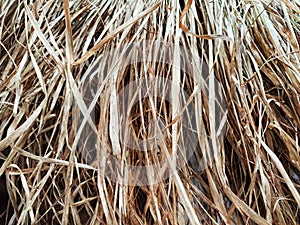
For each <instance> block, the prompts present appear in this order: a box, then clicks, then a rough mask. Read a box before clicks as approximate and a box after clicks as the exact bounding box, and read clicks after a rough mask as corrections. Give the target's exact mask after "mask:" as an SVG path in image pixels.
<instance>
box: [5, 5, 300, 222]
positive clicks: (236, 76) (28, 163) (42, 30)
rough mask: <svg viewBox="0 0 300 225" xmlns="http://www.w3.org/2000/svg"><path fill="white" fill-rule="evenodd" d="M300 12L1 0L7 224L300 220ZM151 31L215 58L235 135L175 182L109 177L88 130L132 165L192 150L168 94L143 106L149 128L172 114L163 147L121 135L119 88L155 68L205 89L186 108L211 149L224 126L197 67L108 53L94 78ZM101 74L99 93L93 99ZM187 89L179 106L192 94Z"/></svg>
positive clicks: (214, 71) (139, 124) (143, 125)
mask: <svg viewBox="0 0 300 225" xmlns="http://www.w3.org/2000/svg"><path fill="white" fill-rule="evenodd" d="M299 14H300V2H299V1H298V0H295V1H290V0H284V1H279V0H273V1H262V0H257V1H234V0H233V1H221V0H215V1H209V0H203V1H192V0H189V1H188V2H185V1H179V0H178V1H175V0H168V1H164V2H161V3H160V4H159V2H158V1H140V0H138V1H131V2H127V3H123V2H122V1H114V0H113V1H98V0H95V1H84V0H83V1H68V0H64V1H57V0H49V1H32V0H29V1H17V2H16V1H10V0H0V123H1V125H0V140H1V141H0V157H1V164H0V165H1V168H0V175H1V184H0V195H1V196H0V205H1V209H3V210H4V211H3V213H2V215H1V219H0V221H1V222H0V223H1V224H227V225H229V224H236V225H238V224H281V225H283V224H287V225H291V224H293V225H297V224H300V212H299V209H300V193H299V192H300V191H299V190H300V148H299V146H300V145H299V138H300V135H299V130H300V119H299V118H300V72H299V71H300V61H299V60H300V52H299V45H300V42H299V39H300V16H299ZM141 40H158V41H160V42H162V43H165V44H170V43H174V44H175V45H180V46H183V48H184V49H186V50H187V51H188V50H189V51H192V52H193V54H196V55H197V56H198V57H199V58H201V59H203V61H204V62H205V63H206V64H207V65H208V68H209V77H215V78H216V79H217V80H218V81H219V83H220V84H221V88H220V89H219V92H220V94H221V93H222V94H223V95H224V96H225V102H226V108H227V121H226V131H225V132H226V133H225V137H224V140H223V142H222V143H221V144H220V145H219V144H218V145H216V146H215V147H217V148H218V152H217V154H216V157H215V159H214V160H213V162H212V164H211V165H210V166H208V167H206V168H205V169H203V170H200V169H199V168H200V167H201V166H202V165H200V164H199V163H200V162H199V160H198V158H195V155H193V156H192V160H191V161H190V162H189V163H187V164H186V165H185V166H184V167H182V168H181V169H180V171H179V172H178V173H177V174H175V175H173V176H171V177H169V178H168V179H166V180H163V181H161V182H159V183H157V184H153V185H148V186H132V185H129V186H128V185H121V184H116V183H115V182H114V181H113V180H112V179H110V177H105V176H101V173H99V171H100V170H101V168H102V167H101V166H103V165H104V164H105V162H102V161H101V160H99V161H100V162H99V161H98V163H97V162H96V163H95V162H93V163H94V164H93V163H92V164H91V163H87V162H86V160H85V157H84V151H83V149H84V147H85V144H86V143H85V144H84V143H82V139H80V133H78V129H79V128H80V123H79V122H80V121H82V119H85V120H86V121H87V124H88V125H87V126H89V127H88V128H89V129H88V128H87V127H82V134H85V135H86V136H85V137H86V138H87V139H86V140H87V142H88V141H89V135H90V133H85V132H91V131H92V132H94V133H93V134H95V133H97V135H98V136H97V137H98V139H97V141H96V142H97V143H96V144H97V145H98V146H101V147H100V153H99V152H98V153H97V154H99V158H100V159H103V158H101V157H102V156H101V154H103V151H108V152H111V153H112V154H113V155H115V156H116V157H120V158H122V160H123V162H125V163H126V164H129V165H142V166H146V165H149V164H152V163H154V162H157V161H159V160H161V159H162V158H165V159H167V161H169V167H170V170H171V171H172V170H174V169H176V168H174V165H173V164H172V160H174V157H173V156H174V154H176V153H174V152H176V151H177V152H180V151H183V149H180V148H176V147H175V146H177V145H178V141H179V139H180V138H178V139H177V138H176V136H179V137H180V135H181V136H182V135H184V134H182V133H180V132H179V131H180V130H181V129H182V122H180V120H179V119H178V118H179V117H178V116H177V115H178V112H177V111H176V110H175V109H174V108H172V107H170V105H169V104H168V103H167V102H166V101H155V102H152V101H139V102H138V104H137V106H136V107H135V108H134V112H133V113H132V115H131V116H132V121H134V122H133V123H132V127H133V130H135V131H136V133H137V134H138V135H140V136H138V137H137V138H139V139H141V138H145V137H147V131H146V130H147V121H149V118H156V116H158V115H159V116H160V117H163V118H164V120H165V121H166V123H167V126H168V133H167V134H166V137H165V139H164V143H163V148H162V149H161V152H160V154H158V153H157V152H156V153H155V154H153V153H151V152H139V151H137V152H136V151H135V152H132V151H128V149H126V148H125V147H123V146H122V145H120V140H118V138H119V137H118V136H116V135H115V133H114V132H113V131H114V129H117V128H118V127H119V126H121V124H118V123H117V122H116V120H114V118H115V117H116V115H115V114H114V112H116V111H115V110H113V109H114V108H115V107H116V105H114V104H116V103H114V101H113V100H114V96H115V95H116V93H118V91H119V90H121V89H122V88H123V87H125V86H126V84H128V82H129V81H133V80H135V79H138V78H140V77H145V76H147V74H148V75H149V74H150V75H151V76H162V77H165V78H168V79H170V80H172V81H174V82H178V83H180V84H181V85H182V86H183V87H184V90H185V91H186V93H188V94H189V95H190V96H192V97H191V99H190V100H191V101H190V103H191V106H192V111H190V112H193V113H189V114H187V115H186V116H188V118H190V120H191V121H192V120H197V121H198V122H197V126H196V128H195V129H196V130H197V131H198V133H199V135H198V140H197V141H198V145H199V146H198V147H199V149H198V150H199V152H198V153H199V154H202V155H204V154H205V153H206V152H207V151H209V150H208V148H209V144H207V140H208V137H210V136H211V137H214V136H215V135H216V134H215V132H216V130H214V129H212V127H214V126H212V125H214V123H215V120H214V117H213V116H211V114H210V113H211V112H212V106H211V104H210V102H209V100H208V98H207V96H205V95H203V96H202V97H196V95H195V96H194V95H193V91H194V90H195V87H196V84H195V82H193V80H192V78H191V77H188V76H186V75H185V74H184V73H182V72H178V71H177V72H175V70H172V67H170V66H166V65H161V64H156V63H154V62H153V63H149V64H147V66H148V70H145V69H144V68H145V64H143V63H134V64H132V65H131V66H129V67H126V68H123V69H121V70H119V71H118V72H117V73H108V74H105V72H107V71H110V68H113V67H114V65H115V64H114V59H113V58H112V61H111V62H110V61H102V62H101V63H102V64H100V65H99V68H98V70H99V72H98V74H97V75H96V76H98V77H97V79H96V81H97V83H95V82H93V81H92V80H91V79H90V78H89V76H88V74H90V73H89V72H90V71H91V70H92V68H91V65H93V63H94V62H97V60H98V59H99V57H101V56H102V55H103V54H105V53H106V52H108V51H110V50H111V49H114V48H118V46H121V45H124V44H125V43H133V42H136V41H141ZM155 54H156V53H153V55H151V57H159V56H160V55H159V53H157V54H156V55H155ZM149 57H150V55H149ZM195 67H196V66H195V64H191V65H189V70H191V71H194V72H192V73H195V69H196V68H195ZM93 85H95V86H93ZM92 86H93V87H97V93H96V94H95V96H96V97H94V98H93V99H85V94H84V93H83V90H85V91H87V92H88V90H91V87H92ZM92 89H93V88H92ZM133 91H134V90H133ZM176 94H178V93H173V97H172V105H177V104H180V102H179V101H178V100H176V98H174V96H176ZM97 95H98V96H97ZM93 100H94V102H93ZM187 102H188V101H187ZM187 102H184V103H187ZM85 103H88V104H90V105H91V107H90V108H88V107H87V106H86V104H85ZM127 103H128V102H127ZM124 104H126V102H124ZM74 108H78V109H79V110H75V111H73V110H74ZM88 110H92V111H93V112H94V111H96V112H97V115H96V117H95V118H91V117H90V113H89V112H88ZM155 115H156V116H155ZM82 116H85V117H84V118H82ZM176 116H177V117H176ZM95 121H96V123H94V122H95ZM208 127H210V128H208ZM217 128H218V127H217ZM143 132H144V133H143ZM148 135H149V134H148ZM187 144H188V141H187V142H184V143H183V146H184V147H185V146H186V145H187ZM172 146H173V147H172ZM169 153H172V154H169ZM158 155H160V156H159V157H161V158H159V157H158ZM172 157H173V158H172ZM121 169H122V168H121ZM116 170H117V169H116ZM148 175H149V174H148ZM150 175H151V174H150ZM146 177H147V175H146ZM146 179H150V178H149V177H147V178H146ZM5 185H6V186H5ZM6 192H7V193H6ZM7 194H8V196H9V198H8V199H7V201H6V200H5V196H6V195H7Z"/></svg>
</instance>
